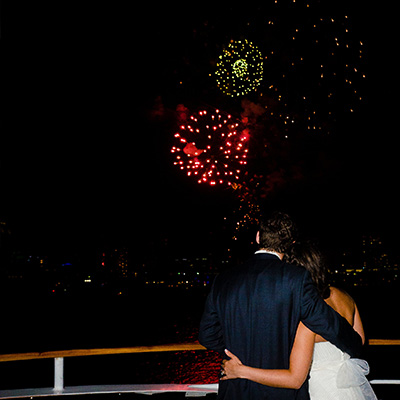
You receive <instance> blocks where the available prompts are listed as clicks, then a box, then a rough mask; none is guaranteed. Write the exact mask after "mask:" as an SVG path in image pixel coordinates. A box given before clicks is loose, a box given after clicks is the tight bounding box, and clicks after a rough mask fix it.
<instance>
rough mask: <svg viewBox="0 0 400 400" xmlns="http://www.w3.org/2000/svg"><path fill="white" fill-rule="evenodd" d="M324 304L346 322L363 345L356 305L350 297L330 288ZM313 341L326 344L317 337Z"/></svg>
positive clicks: (363, 338)
mask: <svg viewBox="0 0 400 400" xmlns="http://www.w3.org/2000/svg"><path fill="white" fill-rule="evenodd" d="M325 302H326V303H327V304H328V305H329V306H331V307H332V308H333V309H334V310H335V311H336V312H338V313H339V314H340V315H341V316H342V317H343V318H345V319H346V320H347V322H348V323H349V324H350V325H351V326H352V327H353V328H354V330H355V331H356V332H357V333H358V334H359V335H360V336H361V338H362V340H363V343H364V340H365V337H364V329H363V326H362V323H361V318H360V314H359V312H358V309H357V305H356V303H355V302H354V300H353V299H352V297H351V296H350V295H349V294H347V293H346V292H345V291H343V290H340V289H338V288H335V287H330V296H329V297H328V298H327V299H325ZM315 341H316V342H326V340H325V339H324V338H323V337H322V336H319V335H317V336H316V338H315Z"/></svg>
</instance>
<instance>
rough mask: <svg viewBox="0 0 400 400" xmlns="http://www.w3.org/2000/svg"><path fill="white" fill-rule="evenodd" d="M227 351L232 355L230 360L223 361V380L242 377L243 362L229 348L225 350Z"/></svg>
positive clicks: (228, 354)
mask: <svg viewBox="0 0 400 400" xmlns="http://www.w3.org/2000/svg"><path fill="white" fill-rule="evenodd" d="M225 353H226V355H227V356H228V357H230V360H224V361H222V378H221V381H226V380H228V379H237V378H240V371H241V367H243V364H242V362H241V361H240V360H239V359H238V358H237V357H236V356H235V355H234V354H232V353H231V352H230V351H229V350H225Z"/></svg>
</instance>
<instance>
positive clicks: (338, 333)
mask: <svg viewBox="0 0 400 400" xmlns="http://www.w3.org/2000/svg"><path fill="white" fill-rule="evenodd" d="M301 302H302V303H301V317H300V319H301V321H302V322H303V323H304V325H305V326H307V328H309V329H310V330H312V331H313V332H315V333H317V334H318V335H320V336H322V337H323V338H324V339H325V340H328V341H329V342H331V343H333V344H334V345H335V346H336V347H338V348H339V349H340V350H342V351H344V352H346V353H347V354H349V355H350V356H351V357H357V356H359V355H360V353H361V349H362V341H361V337H360V335H359V334H358V333H357V332H356V331H355V330H354V329H353V328H352V327H351V326H350V324H349V323H348V322H347V320H346V319H345V318H343V317H342V316H341V315H339V314H338V313H337V312H336V311H335V310H333V308H331V307H329V306H328V305H327V304H326V303H325V302H324V301H323V300H322V298H321V296H320V295H319V294H318V291H317V289H316V287H315V285H314V284H313V282H312V280H311V276H310V274H309V273H308V272H307V273H306V274H305V277H304V281H303V293H302V299H301Z"/></svg>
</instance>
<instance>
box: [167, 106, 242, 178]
mask: <svg viewBox="0 0 400 400" xmlns="http://www.w3.org/2000/svg"><path fill="white" fill-rule="evenodd" d="M175 140H176V142H177V144H176V145H175V146H173V147H172V149H171V153H173V154H174V156H175V160H174V165H176V166H178V167H179V168H180V169H181V170H182V171H185V172H186V174H187V176H189V177H193V178H195V179H196V180H197V182H198V183H208V184H210V185H218V184H225V185H231V184H232V182H235V181H237V180H239V178H240V174H241V170H242V168H243V167H244V166H245V165H246V164H247V161H246V158H247V152H248V150H247V142H248V133H247V132H246V131H245V132H241V131H240V129H239V122H238V121H234V120H233V118H232V116H231V115H229V114H227V113H223V112H221V111H220V110H218V109H215V110H212V111H210V110H202V111H199V112H198V113H196V114H194V115H192V116H190V118H188V121H187V122H186V123H183V124H181V125H180V127H179V131H178V132H177V133H176V134H175Z"/></svg>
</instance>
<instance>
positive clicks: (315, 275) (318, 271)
mask: <svg viewBox="0 0 400 400" xmlns="http://www.w3.org/2000/svg"><path fill="white" fill-rule="evenodd" d="M285 261H287V262H288V263H290V264H294V265H300V266H302V267H304V268H305V269H306V270H307V271H309V272H310V274H311V278H312V280H313V281H314V283H315V285H316V287H317V290H318V292H319V294H320V296H321V297H322V298H323V299H327V298H328V297H329V295H330V289H329V270H328V267H327V265H326V261H325V258H324V256H323V255H322V253H321V251H320V250H319V249H318V247H317V246H316V245H315V244H314V243H312V242H311V241H304V242H296V243H294V244H293V246H291V248H290V250H289V252H288V253H287V254H286V255H285Z"/></svg>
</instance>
